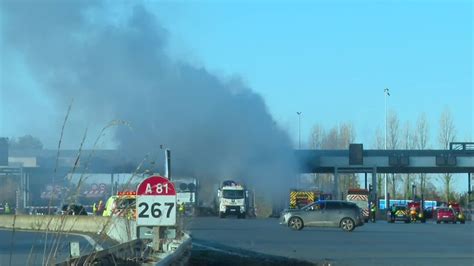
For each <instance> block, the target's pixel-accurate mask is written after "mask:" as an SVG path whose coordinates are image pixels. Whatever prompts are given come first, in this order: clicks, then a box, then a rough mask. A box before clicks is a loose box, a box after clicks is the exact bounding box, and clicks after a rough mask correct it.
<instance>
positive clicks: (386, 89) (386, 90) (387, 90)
mask: <svg viewBox="0 0 474 266" xmlns="http://www.w3.org/2000/svg"><path fill="white" fill-rule="evenodd" d="M384 95H385V150H387V127H388V125H387V123H388V121H387V120H388V119H387V96H390V90H389V89H388V88H385V89H384ZM387 178H388V175H387V173H385V180H384V190H385V203H386V206H388V204H389V203H387V199H388V185H387Z"/></svg>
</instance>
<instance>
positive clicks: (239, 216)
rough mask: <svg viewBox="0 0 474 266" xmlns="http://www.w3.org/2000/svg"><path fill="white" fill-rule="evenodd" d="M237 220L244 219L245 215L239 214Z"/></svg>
mask: <svg viewBox="0 0 474 266" xmlns="http://www.w3.org/2000/svg"><path fill="white" fill-rule="evenodd" d="M237 218H238V219H245V213H243V214H239V215H238V216H237Z"/></svg>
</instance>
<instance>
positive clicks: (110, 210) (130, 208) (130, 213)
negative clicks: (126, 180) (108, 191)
mask: <svg viewBox="0 0 474 266" xmlns="http://www.w3.org/2000/svg"><path fill="white" fill-rule="evenodd" d="M136 199H137V194H136V192H135V191H120V192H118V193H117V195H113V196H111V197H110V198H109V199H108V200H107V202H106V203H105V209H104V212H103V214H102V216H120V217H126V218H129V219H135V217H136V212H137V210H136V206H135V202H136Z"/></svg>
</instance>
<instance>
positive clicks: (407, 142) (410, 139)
mask: <svg viewBox="0 0 474 266" xmlns="http://www.w3.org/2000/svg"><path fill="white" fill-rule="evenodd" d="M415 136H416V134H415V133H414V132H413V130H412V129H411V125H410V121H406V123H405V125H404V127H403V135H402V146H403V148H404V149H405V150H411V149H413V148H414V147H415V144H416V143H415ZM411 178H412V175H411V174H406V175H405V186H404V197H403V198H405V199H406V198H411V197H412V195H411V189H410V187H411V183H412V179H411Z"/></svg>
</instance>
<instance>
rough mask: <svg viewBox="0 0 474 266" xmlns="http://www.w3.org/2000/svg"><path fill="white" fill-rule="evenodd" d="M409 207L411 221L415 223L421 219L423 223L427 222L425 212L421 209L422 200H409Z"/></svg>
mask: <svg viewBox="0 0 474 266" xmlns="http://www.w3.org/2000/svg"><path fill="white" fill-rule="evenodd" d="M407 209H408V215H409V217H410V221H411V222H412V223H415V222H416V221H420V222H421V223H425V222H426V217H425V214H424V212H423V210H422V209H421V202H419V201H413V202H409V203H408V206H407Z"/></svg>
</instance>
